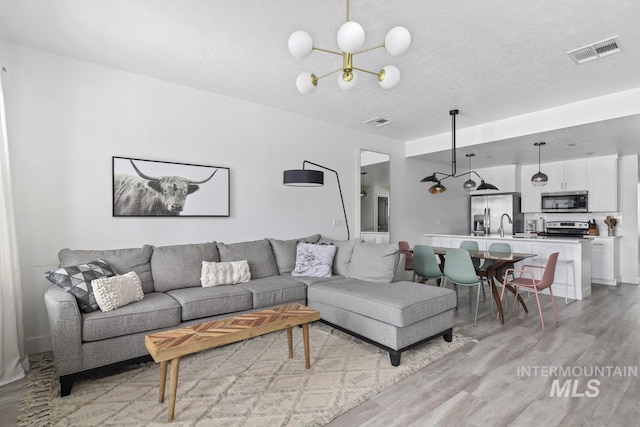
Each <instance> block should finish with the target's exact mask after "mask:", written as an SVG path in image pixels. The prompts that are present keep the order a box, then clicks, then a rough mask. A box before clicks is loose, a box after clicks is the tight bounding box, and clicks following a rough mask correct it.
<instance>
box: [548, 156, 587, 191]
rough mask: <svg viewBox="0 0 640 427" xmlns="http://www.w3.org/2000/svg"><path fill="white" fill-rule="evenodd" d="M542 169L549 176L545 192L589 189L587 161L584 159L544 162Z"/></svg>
mask: <svg viewBox="0 0 640 427" xmlns="http://www.w3.org/2000/svg"><path fill="white" fill-rule="evenodd" d="M540 170H541V172H543V173H545V174H546V175H547V176H548V177H549V181H548V182H547V185H545V186H544V187H542V188H543V190H542V191H543V192H545V193H553V192H557V191H584V190H586V189H587V163H586V162H585V161H584V160H571V161H567V162H554V163H544V164H542V166H541V168H540Z"/></svg>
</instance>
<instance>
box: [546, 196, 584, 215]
mask: <svg viewBox="0 0 640 427" xmlns="http://www.w3.org/2000/svg"><path fill="white" fill-rule="evenodd" d="M540 207H541V208H542V212H546V213H551V212H589V192H587V191H563V192H558V193H542V200H541V203H540Z"/></svg>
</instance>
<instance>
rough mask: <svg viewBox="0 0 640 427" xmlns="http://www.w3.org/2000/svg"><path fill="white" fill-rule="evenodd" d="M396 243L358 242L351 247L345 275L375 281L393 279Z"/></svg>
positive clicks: (382, 281)
mask: <svg viewBox="0 0 640 427" xmlns="http://www.w3.org/2000/svg"><path fill="white" fill-rule="evenodd" d="M397 254H398V245H397V244H396V245H381V244H378V243H370V242H359V243H358V244H356V246H355V248H354V249H353V255H352V257H351V263H350V264H349V267H348V268H347V273H346V274H345V276H346V277H348V278H350V279H358V280H366V281H369V282H377V283H391V282H392V281H393V277H394V273H395V266H396V262H397V260H396V258H397Z"/></svg>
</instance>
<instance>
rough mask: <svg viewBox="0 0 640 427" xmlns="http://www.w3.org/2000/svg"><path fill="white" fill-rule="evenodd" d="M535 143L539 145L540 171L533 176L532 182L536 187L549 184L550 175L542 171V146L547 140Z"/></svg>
mask: <svg viewBox="0 0 640 427" xmlns="http://www.w3.org/2000/svg"><path fill="white" fill-rule="evenodd" d="M533 145H534V146H536V147H538V173H537V174H535V175H533V176H532V177H531V184H532V185H534V186H535V187H542V186H543V185H547V181H549V177H548V176H547V175H545V174H543V173H542V172H540V147H542V146H543V145H546V142H536V143H535V144H533Z"/></svg>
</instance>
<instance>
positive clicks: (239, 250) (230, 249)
mask: <svg viewBox="0 0 640 427" xmlns="http://www.w3.org/2000/svg"><path fill="white" fill-rule="evenodd" d="M218 253H219V255H220V261H242V260H244V259H246V260H247V261H248V262H249V269H250V270H251V278H252V279H260V278H262V277H269V276H275V275H277V274H278V265H277V264H276V259H275V257H274V256H273V251H272V250H271V244H270V243H269V240H267V239H263V240H255V241H253V242H241V243H233V244H230V245H227V244H224V243H218Z"/></svg>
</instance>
